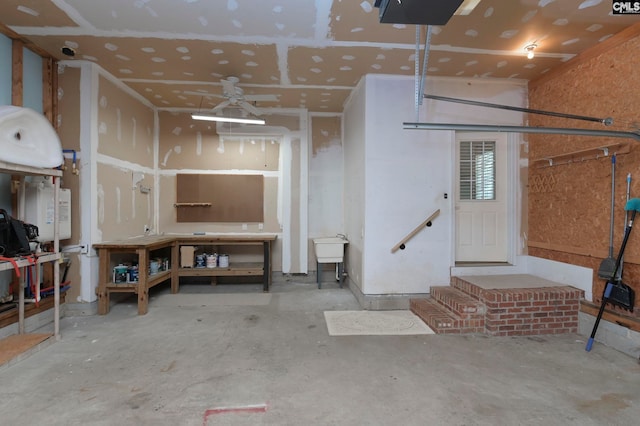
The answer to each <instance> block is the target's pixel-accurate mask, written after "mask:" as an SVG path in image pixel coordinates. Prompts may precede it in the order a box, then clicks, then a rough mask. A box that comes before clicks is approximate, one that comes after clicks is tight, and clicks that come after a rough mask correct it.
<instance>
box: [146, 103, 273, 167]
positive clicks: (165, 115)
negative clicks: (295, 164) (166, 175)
mask: <svg viewBox="0 0 640 426" xmlns="http://www.w3.org/2000/svg"><path fill="white" fill-rule="evenodd" d="M159 121H160V128H159V133H160V138H159V149H158V156H159V164H158V167H159V169H160V170H218V171H224V170H253V171H267V172H269V171H271V172H272V171H277V170H278V158H279V155H280V154H279V152H280V144H279V141H278V139H279V138H277V137H269V136H260V135H256V136H244V135H240V136H237V134H234V133H233V132H231V133H229V134H225V135H223V136H219V135H218V133H217V131H216V123H214V122H210V121H200V120H193V119H192V118H191V115H190V114H187V113H174V112H167V111H161V112H159Z"/></svg>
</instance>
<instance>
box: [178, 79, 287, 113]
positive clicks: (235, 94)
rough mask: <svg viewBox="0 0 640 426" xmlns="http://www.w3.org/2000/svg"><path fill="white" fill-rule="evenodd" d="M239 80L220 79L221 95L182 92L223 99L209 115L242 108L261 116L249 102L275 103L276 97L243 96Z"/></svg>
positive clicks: (257, 109)
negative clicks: (230, 108)
mask: <svg viewBox="0 0 640 426" xmlns="http://www.w3.org/2000/svg"><path fill="white" fill-rule="evenodd" d="M239 81H240V79H239V78H238V77H233V76H231V77H227V78H226V79H221V80H220V83H222V95H214V94H211V93H206V92H189V91H185V92H183V93H184V94H185V95H198V96H204V97H215V98H223V99H224V101H222V102H220V103H219V104H218V105H216V106H215V107H213V109H211V111H209V112H211V113H217V112H222V111H223V110H224V109H225V108H227V107H232V108H233V107H235V108H242V109H244V110H245V111H246V112H248V113H250V114H253V115H256V116H257V115H261V114H262V111H261V110H260V109H259V108H257V107H256V106H255V105H253V104H251V103H250V102H277V101H278V96H277V95H245V94H244V90H242V88H241V87H239V86H238V82H239Z"/></svg>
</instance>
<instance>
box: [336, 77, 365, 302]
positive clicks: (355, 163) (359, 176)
mask: <svg viewBox="0 0 640 426" xmlns="http://www.w3.org/2000/svg"><path fill="white" fill-rule="evenodd" d="M364 86H365V81H364V80H362V81H360V83H359V84H358V86H357V87H356V89H355V90H354V91H353V93H352V95H351V97H350V98H349V101H348V102H347V105H346V108H345V112H344V116H343V125H342V131H343V136H342V149H343V151H344V225H345V234H346V237H347V239H348V240H349V244H348V245H347V247H346V253H345V264H346V269H347V273H348V274H349V279H350V281H351V285H355V286H357V287H359V288H360V291H362V287H363V283H364V278H365V277H364V271H365V268H364V253H363V252H364V236H365V235H364V232H365V215H364V208H365V205H364V203H365V141H366V133H365V130H366V126H365V113H366V111H365V100H366V92H365V87H364Z"/></svg>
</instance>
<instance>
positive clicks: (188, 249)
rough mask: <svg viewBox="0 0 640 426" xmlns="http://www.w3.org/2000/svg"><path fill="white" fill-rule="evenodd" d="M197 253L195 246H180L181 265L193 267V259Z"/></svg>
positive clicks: (182, 266)
mask: <svg viewBox="0 0 640 426" xmlns="http://www.w3.org/2000/svg"><path fill="white" fill-rule="evenodd" d="M195 253H196V248H195V246H180V267H181V268H193V259H194V255H195Z"/></svg>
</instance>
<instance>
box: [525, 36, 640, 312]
mask: <svg viewBox="0 0 640 426" xmlns="http://www.w3.org/2000/svg"><path fill="white" fill-rule="evenodd" d="M639 49H640V36H635V37H633V38H631V39H626V40H620V41H617V40H615V39H610V40H607V42H606V43H603V46H599V47H598V51H597V52H598V54H591V55H589V56H585V59H581V58H578V59H577V60H576V61H573V62H570V63H568V64H567V66H566V67H565V68H564V69H563V71H564V72H563V73H559V72H557V73H554V74H553V75H550V76H549V77H548V78H543V79H540V80H538V81H535V82H533V83H532V84H531V85H530V90H529V101H530V106H531V107H532V108H535V109H543V110H551V111H560V112H565V113H570V114H578V115H583V116H591V117H601V118H606V117H612V118H613V119H614V125H613V127H610V128H609V129H614V130H624V131H637V130H638V115H639V112H640V108H639V107H638V105H639V101H640V98H639V97H638V91H637V90H636V89H635V88H637V87H638V86H639V85H640V77H639V76H638V73H637V69H636V68H637V60H636V58H635V52H638V50H639ZM529 123H530V125H533V126H551V127H579V128H593V129H604V126H603V125H602V124H599V123H590V122H583V121H576V120H567V119H562V118H554V117H547V116H540V115H530V117H529ZM620 143H622V144H628V147H627V148H628V150H629V153H627V154H619V155H617V159H616V167H615V169H616V170H615V178H616V184H615V213H614V228H613V229H614V255H617V253H618V249H619V247H620V245H621V241H622V237H623V233H624V218H625V211H624V205H625V202H626V186H627V182H626V178H627V175H628V174H629V173H630V174H631V179H632V180H631V185H630V195H631V197H638V196H640V182H639V181H640V174H638V165H639V164H640V149H639V148H638V146H637V142H636V141H632V140H624V139H612V138H602V137H585V136H581V137H578V136H560V135H531V136H530V137H529V153H530V158H531V164H530V169H529V188H530V193H529V242H528V245H529V254H531V255H534V256H538V257H543V258H547V259H552V260H557V261H561V262H565V263H570V264H574V265H580V266H585V267H589V268H592V269H593V270H594V277H593V296H594V301H596V302H598V301H599V300H600V299H601V296H602V291H603V288H604V284H605V280H603V279H599V278H598V274H597V271H598V269H599V266H600V263H601V261H602V260H603V259H604V258H606V257H607V255H608V248H609V232H610V213H611V211H610V207H611V177H612V161H611V156H605V155H604V152H603V151H602V150H595V151H594V152H590V153H588V154H585V155H584V161H581V160H580V158H574V159H573V161H571V162H567V161H566V159H564V158H562V157H560V158H557V161H556V164H557V165H553V166H549V163H548V162H546V161H538V162H536V161H535V160H536V159H541V158H544V157H548V156H554V155H558V154H563V153H571V152H574V151H581V150H585V149H587V148H594V147H600V146H606V145H609V144H620ZM621 150H625V151H626V150H627V149H626V148H625V147H623V146H620V147H614V148H612V149H611V150H610V152H609V154H613V153H615V152H616V151H621ZM596 156H597V157H598V158H595V157H596ZM623 279H624V282H625V283H628V284H629V285H631V286H632V287H634V288H635V291H636V304H637V303H638V298H639V297H640V284H639V283H640V238H638V236H637V235H631V237H630V239H629V243H628V246H627V249H626V252H625V256H624V276H623ZM625 313H626V314H628V313H627V312H625ZM634 315H635V316H638V314H637V310H636V313H635V314H634Z"/></svg>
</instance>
